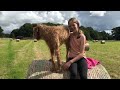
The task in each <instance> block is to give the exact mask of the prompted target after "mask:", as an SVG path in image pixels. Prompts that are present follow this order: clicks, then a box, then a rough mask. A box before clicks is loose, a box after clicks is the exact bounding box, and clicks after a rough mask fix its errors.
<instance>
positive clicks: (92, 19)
mask: <svg viewBox="0 0 120 90" xmlns="http://www.w3.org/2000/svg"><path fill="white" fill-rule="evenodd" d="M71 17H76V18H77V19H78V20H79V22H80V24H81V25H83V26H86V27H93V28H94V29H95V30H97V31H103V30H106V31H107V32H109V30H111V29H112V28H114V27H117V26H120V11H49V12H48V11H0V26H1V27H2V29H4V33H10V32H11V31H12V30H13V29H16V28H19V27H20V26H22V25H23V24H24V23H41V22H42V23H43V22H53V23H60V24H65V25H67V22H68V19H69V18H71Z"/></svg>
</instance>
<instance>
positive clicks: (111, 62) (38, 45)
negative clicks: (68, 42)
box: [0, 39, 120, 79]
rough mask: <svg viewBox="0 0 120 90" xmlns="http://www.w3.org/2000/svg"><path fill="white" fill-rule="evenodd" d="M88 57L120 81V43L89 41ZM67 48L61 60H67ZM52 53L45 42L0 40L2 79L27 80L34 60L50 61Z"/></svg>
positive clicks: (63, 47) (0, 76)
mask: <svg viewBox="0 0 120 90" xmlns="http://www.w3.org/2000/svg"><path fill="white" fill-rule="evenodd" d="M89 44H90V50H89V51H87V52H86V54H87V57H91V58H94V59H97V60H99V61H100V62H101V64H102V65H103V66H104V67H105V68H106V70H107V71H108V73H109V74H110V76H111V78H112V79H120V54H119V53H120V41H106V43H105V44H100V42H92V41H89ZM65 54H66V48H65V46H64V45H62V46H61V58H62V60H65ZM49 59H50V52H49V49H48V47H47V45H46V43H45V42H44V41H43V40H40V41H38V42H34V41H33V40H20V42H16V40H12V41H10V39H0V79H25V78H26V75H27V71H28V68H29V65H30V64H31V63H32V61H33V60H49Z"/></svg>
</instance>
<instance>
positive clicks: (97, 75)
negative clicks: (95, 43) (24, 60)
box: [26, 60, 111, 79]
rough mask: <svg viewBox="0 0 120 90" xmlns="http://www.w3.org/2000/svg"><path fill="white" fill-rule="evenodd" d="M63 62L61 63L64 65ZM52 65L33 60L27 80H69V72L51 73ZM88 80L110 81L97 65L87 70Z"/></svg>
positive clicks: (43, 61) (48, 62)
mask: <svg viewBox="0 0 120 90" xmlns="http://www.w3.org/2000/svg"><path fill="white" fill-rule="evenodd" d="M64 63H65V62H63V64H64ZM51 67H52V63H51V62H50V61H48V60H34V61H33V62H32V63H31V64H30V66H29V69H28V73H27V77H26V78H27V79H69V71H63V72H61V73H53V72H51V71H50V68H51ZM78 79H80V78H79V77H78ZM88 79H111V78H110V76H109V74H108V72H107V71H106V69H105V68H104V67H103V66H102V65H101V64H99V65H97V66H95V67H94V68H92V69H88Z"/></svg>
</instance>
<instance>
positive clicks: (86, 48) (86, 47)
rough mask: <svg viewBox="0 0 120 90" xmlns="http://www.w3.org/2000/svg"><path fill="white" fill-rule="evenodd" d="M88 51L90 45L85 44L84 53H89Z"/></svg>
mask: <svg viewBox="0 0 120 90" xmlns="http://www.w3.org/2000/svg"><path fill="white" fill-rule="evenodd" d="M89 49H90V45H89V43H86V44H85V51H89Z"/></svg>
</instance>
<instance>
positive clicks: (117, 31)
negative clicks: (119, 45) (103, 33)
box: [112, 27, 120, 40]
mask: <svg viewBox="0 0 120 90" xmlns="http://www.w3.org/2000/svg"><path fill="white" fill-rule="evenodd" d="M112 36H113V38H114V39H115V40H120V27H115V28H113V29H112Z"/></svg>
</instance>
